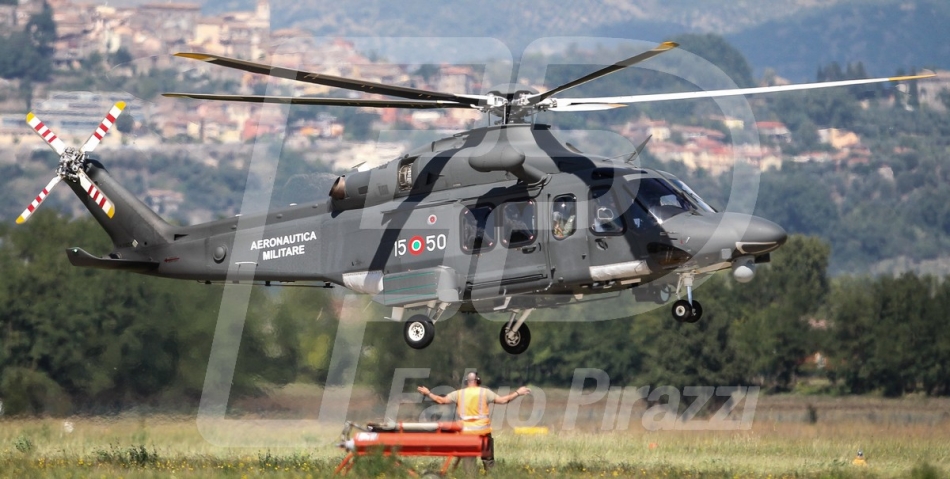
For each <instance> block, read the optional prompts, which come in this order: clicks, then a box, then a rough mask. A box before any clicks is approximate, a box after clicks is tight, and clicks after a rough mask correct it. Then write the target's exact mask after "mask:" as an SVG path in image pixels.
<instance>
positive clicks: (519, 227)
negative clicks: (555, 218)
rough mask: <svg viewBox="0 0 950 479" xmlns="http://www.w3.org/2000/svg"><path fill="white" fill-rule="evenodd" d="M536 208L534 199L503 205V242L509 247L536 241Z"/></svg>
mask: <svg viewBox="0 0 950 479" xmlns="http://www.w3.org/2000/svg"><path fill="white" fill-rule="evenodd" d="M536 223H537V221H536V208H535V203H534V201H531V200H528V201H510V202H507V203H505V204H503V205H502V207H501V243H502V244H503V245H505V246H507V247H509V248H515V247H518V246H524V245H527V244H531V243H533V242H534V239H535V237H537V230H536V228H535V224H536Z"/></svg>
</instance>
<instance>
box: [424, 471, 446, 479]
mask: <svg viewBox="0 0 950 479" xmlns="http://www.w3.org/2000/svg"><path fill="white" fill-rule="evenodd" d="M419 477H420V478H421V479H441V478H442V474H439V473H438V472H434V471H425V472H423V473H422V475H421V476H419Z"/></svg>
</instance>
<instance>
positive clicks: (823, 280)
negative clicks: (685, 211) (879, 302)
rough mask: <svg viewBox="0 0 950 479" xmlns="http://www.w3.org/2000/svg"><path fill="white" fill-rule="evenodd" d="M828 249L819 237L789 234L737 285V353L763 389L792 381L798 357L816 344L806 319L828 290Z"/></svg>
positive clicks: (778, 387)
mask: <svg viewBox="0 0 950 479" xmlns="http://www.w3.org/2000/svg"><path fill="white" fill-rule="evenodd" d="M829 254H830V247H829V246H828V245H827V244H826V243H824V242H823V241H821V240H820V239H818V238H814V237H805V236H800V235H793V236H791V237H790V238H789V239H788V242H787V244H786V245H785V246H784V247H783V248H781V249H779V250H778V251H776V252H775V253H773V255H772V262H771V263H770V264H769V265H768V266H763V267H760V268H759V271H758V272H757V273H756V277H755V279H754V280H753V282H752V283H750V284H748V285H744V286H743V287H742V288H737V289H738V290H739V294H738V297H737V298H736V301H737V302H738V303H739V304H741V305H743V312H742V313H741V315H740V318H741V319H740V324H739V326H738V331H737V336H738V338H739V342H740V346H739V348H740V350H741V355H740V356H739V357H740V360H741V361H743V362H745V363H746V364H749V365H750V366H751V367H752V368H753V371H754V373H755V374H756V375H757V376H759V377H760V378H761V382H762V384H763V386H766V387H767V388H768V389H769V390H773V391H787V390H790V389H791V388H792V387H794V385H795V382H796V380H797V378H798V376H799V372H800V371H799V369H800V367H801V363H802V360H803V359H804V358H805V357H806V356H808V355H810V354H812V353H814V352H816V350H817V348H818V342H817V341H816V339H815V336H816V335H815V334H814V333H813V331H812V327H811V325H810V323H809V320H811V319H814V318H815V316H816V314H817V313H818V311H819V310H820V309H821V308H822V306H823V305H824V301H825V298H826V297H827V295H828V288H829V285H828V279H827V269H828V256H829Z"/></svg>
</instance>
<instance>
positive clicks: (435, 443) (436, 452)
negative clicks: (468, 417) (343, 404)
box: [335, 421, 487, 477]
mask: <svg viewBox="0 0 950 479" xmlns="http://www.w3.org/2000/svg"><path fill="white" fill-rule="evenodd" d="M353 429H357V430H358V432H356V433H355V434H353ZM486 439H487V438H486V437H485V436H479V435H475V434H462V423H460V422H399V423H395V422H390V423H382V424H377V423H367V424H366V426H365V427H360V426H357V425H356V424H354V423H352V422H349V421H347V423H346V426H345V427H344V428H343V434H342V437H341V441H340V443H339V444H338V445H339V446H340V447H341V448H343V449H345V450H346V451H347V454H346V457H344V458H343V461H341V462H340V465H339V466H337V467H336V470H335V472H336V473H337V474H341V475H342V474H346V473H347V471H349V470H350V469H352V468H353V464H354V462H353V461H354V460H355V458H356V457H357V456H365V455H369V454H380V453H381V454H382V455H384V456H396V455H399V456H403V457H409V456H417V457H433V456H437V457H445V461H444V462H443V464H442V469H441V471H440V472H439V473H438V475H439V476H444V475H445V474H446V473H447V472H448V470H449V467H450V466H451V464H452V460H453V459H455V460H456V461H455V466H456V467H458V462H459V460H461V459H462V458H463V457H473V458H478V457H481V455H482V445H483V441H485V440H486ZM396 463H397V464H399V465H402V463H401V462H399V461H398V460H397V461H396ZM407 470H408V472H409V474H410V475H411V476H413V477H417V476H418V474H417V473H416V472H415V471H413V470H412V468H408V467H407ZM430 474H432V473H430ZM430 474H425V475H426V476H429V475H430Z"/></svg>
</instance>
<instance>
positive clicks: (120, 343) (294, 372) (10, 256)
mask: <svg viewBox="0 0 950 479" xmlns="http://www.w3.org/2000/svg"><path fill="white" fill-rule="evenodd" d="M68 245H81V246H83V247H86V248H88V249H89V250H91V251H98V252H104V251H108V249H109V244H108V238H106V237H105V235H104V234H103V233H102V232H101V231H100V230H99V227H98V225H97V224H95V222H94V221H92V220H91V219H80V220H73V221H70V220H67V219H65V218H63V217H62V216H59V215H57V214H56V213H54V212H52V211H40V212H38V213H37V214H36V215H35V216H34V217H33V218H32V219H31V220H30V222H29V223H27V225H25V226H20V227H15V228H13V227H8V226H3V227H2V228H0V271H2V274H0V400H2V401H3V407H4V410H5V411H6V412H7V413H9V414H66V413H73V412H89V413H110V412H116V411H121V410H124V409H126V408H130V407H139V408H141V407H145V408H155V409H160V410H167V409H170V408H171V409H180V410H186V411H189V410H193V408H194V407H196V404H197V401H198V399H199V398H200V394H201V388H202V385H203V382H204V378H205V372H206V368H207V364H208V357H209V354H210V348H211V343H212V339H213V336H214V331H215V325H216V322H217V320H218V309H219V306H220V302H221V295H222V287H221V286H217V285H211V286H208V285H202V284H197V283H191V282H187V281H174V280H166V279H158V278H149V277H145V276H140V275H132V274H128V273H120V272H107V271H98V270H90V269H82V268H75V267H73V266H71V265H70V264H69V263H68V261H67V259H66V256H65V255H64V254H63V248H64V246H68ZM829 253H830V249H829V247H828V245H827V244H826V243H824V242H823V241H822V240H820V239H818V238H815V237H805V236H793V237H791V238H790V240H789V242H788V244H787V245H786V246H784V247H783V248H782V249H780V250H779V251H778V252H776V253H774V258H773V262H772V263H771V264H770V265H767V266H760V268H759V271H758V274H757V277H756V278H755V280H754V281H753V282H752V283H750V284H744V285H740V284H737V283H735V282H734V281H733V280H732V279H731V278H730V277H729V276H728V274H720V275H716V276H714V277H713V278H712V279H710V280H709V281H707V282H706V283H705V284H703V285H702V286H701V287H699V288H697V290H696V292H695V293H696V297H697V298H698V299H699V300H701V301H702V302H703V306H704V309H705V313H704V317H703V319H702V320H701V321H700V322H699V323H696V324H680V323H676V322H675V321H673V320H672V319H671V318H670V316H669V311H668V306H662V307H659V308H658V309H656V310H654V311H651V312H648V313H645V314H639V315H633V316H630V315H631V314H632V311H634V307H635V306H636V305H635V304H634V303H632V302H631V301H624V302H623V303H621V304H627V305H628V307H629V308H630V309H629V310H628V311H627V312H624V311H621V312H620V315H621V316H623V315H628V316H630V317H626V318H620V319H613V320H608V321H599V320H596V319H598V318H603V317H607V316H608V315H612V316H611V317H613V316H617V315H618V313H617V310H616V308H617V304H618V303H611V302H610V301H604V302H603V303H602V304H599V303H598V302H593V303H590V304H587V305H584V306H583V307H580V306H571V307H564V308H559V309H553V310H542V311H539V312H536V313H535V315H534V316H533V317H532V319H531V321H529V323H528V324H529V325H530V327H531V330H532V336H533V339H532V343H533V344H532V346H531V348H529V349H528V351H527V352H526V353H524V354H522V355H520V356H510V355H508V354H507V353H505V352H503V351H502V350H501V347H500V346H499V345H498V340H497V338H498V331H499V329H500V328H501V324H502V323H501V322H498V321H497V320H498V319H501V318H489V319H495V320H496V321H487V320H486V319H485V318H482V317H479V316H477V315H461V314H460V315H456V316H455V317H452V318H449V319H447V320H445V321H443V322H440V323H439V324H438V329H437V337H436V341H435V342H434V343H433V344H432V345H431V346H430V347H429V348H427V349H425V350H422V351H415V350H411V349H409V348H408V347H407V346H406V345H405V344H404V343H403V341H402V340H401V339H395V338H399V337H400V336H401V330H402V325H401V324H398V323H393V322H391V321H369V322H368V323H367V324H366V333H365V336H364V338H363V343H362V344H360V345H358V346H359V348H358V349H359V351H360V355H359V358H358V359H356V360H357V361H358V364H352V363H350V364H344V365H338V367H341V368H349V367H354V366H357V380H358V382H359V383H360V384H363V385H366V386H368V387H372V388H374V389H375V390H376V391H377V392H379V393H380V394H381V395H386V394H388V393H389V389H390V387H391V384H392V377H393V375H394V373H395V370H396V368H408V367H422V368H429V369H430V376H429V378H428V379H426V380H424V382H425V383H426V384H430V385H440V384H441V385H452V386H454V385H457V384H458V383H459V380H460V378H461V375H462V374H463V373H464V371H465V369H467V368H477V369H478V370H479V371H480V372H481V374H482V377H483V378H485V380H486V382H487V383H490V384H491V385H494V386H500V385H511V384H520V383H528V384H533V385H539V386H546V387H569V386H570V384H571V381H572V379H573V374H574V371H575V369H577V368H599V369H603V370H605V371H606V372H607V373H608V375H609V376H610V379H611V384H612V385H640V386H642V385H652V386H660V385H671V386H677V387H682V386H697V385H698V386H704V385H710V386H721V385H758V386H762V387H763V388H764V390H766V391H768V392H775V393H778V392H811V393H814V392H822V393H828V394H883V395H886V396H899V395H902V394H909V393H915V394H925V395H934V396H940V395H948V394H950V370H948V368H950V330H948V328H947V327H946V320H947V316H946V311H948V310H950V284H948V283H947V282H944V281H940V280H938V279H937V278H933V277H929V276H918V275H914V274H907V275H903V276H900V277H890V276H881V277H851V276H845V277H838V278H834V279H830V278H829V276H828V274H827V265H828V256H829ZM342 301H343V300H342V295H341V294H340V293H339V292H334V291H327V290H323V289H316V288H284V289H267V288H263V287H260V288H255V289H254V290H253V293H252V300H251V307H250V309H249V311H248V314H247V318H246V323H245V327H244V335H243V338H242V341H241V345H240V354H239V356H238V363H237V367H236V372H235V377H234V381H233V384H234V385H233V389H232V391H233V396H232V397H241V396H246V395H253V394H258V393H260V392H261V391H263V390H265V389H266V388H269V387H273V386H275V385H281V384H287V383H290V382H304V383H314V384H324V383H325V382H326V381H327V379H328V377H330V376H331V371H330V370H329V367H330V358H331V356H332V354H333V348H334V347H336V345H337V344H338V341H337V339H336V332H337V328H338V326H339V315H340V308H341V304H342ZM361 301H363V303H361V306H360V308H361V312H360V317H361V319H379V318H381V317H382V316H383V315H384V314H385V313H386V311H383V310H382V308H380V307H378V306H372V305H371V303H369V301H368V299H367V298H363V299H362V300H361ZM611 309H613V310H611ZM349 346H353V345H349ZM170 405H173V406H170Z"/></svg>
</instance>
